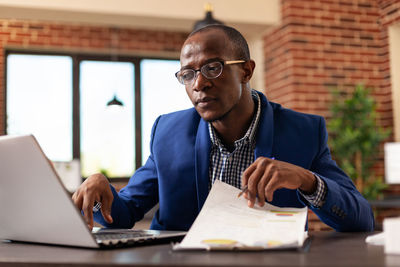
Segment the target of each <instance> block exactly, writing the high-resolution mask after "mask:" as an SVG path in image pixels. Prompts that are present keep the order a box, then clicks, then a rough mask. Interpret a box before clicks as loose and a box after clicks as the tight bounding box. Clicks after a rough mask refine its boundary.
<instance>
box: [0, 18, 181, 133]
mask: <svg viewBox="0 0 400 267" xmlns="http://www.w3.org/2000/svg"><path fill="white" fill-rule="evenodd" d="M186 36H187V33H182V32H165V31H155V30H154V31H150V30H136V29H124V28H112V27H98V26H89V25H85V26H84V25H75V24H59V23H48V22H40V21H21V20H5V19H0V133H3V132H4V128H5V121H4V118H5V114H4V112H5V110H4V101H5V99H4V88H5V84H4V63H5V58H4V50H5V48H17V49H27V50H28V51H29V50H39V51H71V50H72V51H78V52H79V51H81V52H86V53H99V54H105V55H109V54H110V53H111V49H112V51H113V53H115V52H116V53H122V54H130V55H132V54H133V55H134V54H139V55H143V54H145V55H151V56H156V55H161V56H162V55H164V56H165V55H169V56H171V55H174V56H176V55H179V51H180V48H181V46H182V44H183V42H184V40H185V38H186Z"/></svg>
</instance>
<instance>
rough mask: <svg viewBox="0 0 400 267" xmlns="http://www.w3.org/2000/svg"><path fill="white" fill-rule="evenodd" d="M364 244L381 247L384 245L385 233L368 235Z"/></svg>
mask: <svg viewBox="0 0 400 267" xmlns="http://www.w3.org/2000/svg"><path fill="white" fill-rule="evenodd" d="M365 242H366V243H367V244H371V245H375V246H383V245H385V233H384V232H382V233H379V234H373V235H369V236H367V238H365Z"/></svg>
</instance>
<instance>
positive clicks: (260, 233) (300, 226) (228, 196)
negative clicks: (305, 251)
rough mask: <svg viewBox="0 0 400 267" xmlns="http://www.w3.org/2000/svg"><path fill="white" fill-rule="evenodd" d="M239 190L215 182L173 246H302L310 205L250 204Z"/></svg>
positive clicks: (192, 247) (176, 247)
mask: <svg viewBox="0 0 400 267" xmlns="http://www.w3.org/2000/svg"><path fill="white" fill-rule="evenodd" d="M239 192H240V190H239V189H237V188H235V187H233V186H230V185H228V184H226V183H223V182H220V181H218V180H217V181H215V183H214V185H213V186H212V189H211V191H210V193H209V195H208V197H207V200H206V202H205V203H204V206H203V208H202V210H201V212H200V214H199V215H198V216H197V218H196V220H195V222H194V223H193V225H192V227H191V228H190V230H189V232H188V233H187V235H186V236H185V238H184V239H183V240H182V242H181V243H180V244H178V245H176V246H174V249H207V250H209V249H270V248H284V247H300V246H302V245H303V242H304V240H305V238H306V234H305V231H304V230H305V224H306V220H307V207H305V208H279V207H276V206H272V205H269V204H267V203H266V204H265V206H264V207H259V206H258V205H255V207H254V208H249V207H248V206H247V200H246V199H245V198H243V197H241V198H238V197H237V195H238V193H239Z"/></svg>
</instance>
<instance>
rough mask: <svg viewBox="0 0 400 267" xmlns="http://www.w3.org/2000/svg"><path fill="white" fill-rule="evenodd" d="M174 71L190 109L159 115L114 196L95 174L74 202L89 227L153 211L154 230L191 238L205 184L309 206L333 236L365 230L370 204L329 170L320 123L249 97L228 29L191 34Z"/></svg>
mask: <svg viewBox="0 0 400 267" xmlns="http://www.w3.org/2000/svg"><path fill="white" fill-rule="evenodd" d="M180 61H181V70H180V71H179V72H177V73H176V77H177V78H178V80H179V81H180V82H181V83H183V84H184V85H185V88H186V92H187V94H188V96H189V98H190V99H191V101H192V103H193V105H194V108H192V109H189V110H184V111H179V112H175V113H171V114H167V115H163V116H160V117H159V118H158V119H157V120H156V122H155V123H154V126H153V130H152V135H151V144H150V147H151V155H150V156H149V158H148V160H147V162H146V164H145V165H144V166H143V167H142V168H140V169H138V170H137V171H136V173H135V174H134V175H133V176H132V178H131V179H130V180H129V183H128V185H127V186H126V187H125V188H123V189H122V190H121V191H120V192H119V193H117V192H116V191H115V189H114V188H113V187H112V186H110V185H109V183H108V181H107V179H106V178H105V177H104V176H103V175H101V174H95V175H92V176H90V177H89V178H88V179H87V180H86V181H85V182H84V183H83V184H82V185H81V187H80V188H79V189H78V190H77V192H76V193H75V194H74V195H73V200H74V202H75V204H76V205H77V206H78V208H79V209H82V211H83V213H84V217H85V219H86V221H87V224H88V226H89V227H90V228H91V227H92V226H93V212H92V209H93V205H94V203H95V202H101V203H102V207H101V210H100V211H99V212H95V213H94V218H95V220H96V221H98V222H100V223H102V224H104V225H106V226H108V227H120V228H131V227H132V226H133V225H134V223H135V222H136V221H138V220H140V219H142V218H143V215H144V214H145V213H146V212H147V211H148V210H150V209H151V208H152V207H153V206H155V205H156V204H157V203H159V210H158V211H157V212H156V214H155V216H154V218H153V221H152V224H151V228H152V229H164V230H188V229H189V228H190V226H191V225H192V223H193V221H194V220H195V218H196V216H197V215H198V213H199V212H200V209H201V207H202V206H203V204H204V201H205V199H206V197H207V194H208V192H209V189H210V188H211V186H212V183H213V182H214V181H215V180H216V179H219V180H222V181H224V182H227V183H229V184H231V185H233V186H236V187H238V188H241V187H242V186H245V185H247V186H248V190H247V191H246V193H245V194H244V196H245V197H246V198H247V199H248V205H249V206H250V207H253V206H254V205H255V204H257V205H260V206H263V205H264V203H265V201H268V202H270V203H271V204H273V205H277V206H290V207H304V206H308V207H309V208H311V209H312V210H313V211H314V212H315V213H316V214H317V215H318V216H319V217H320V218H321V220H322V221H323V222H325V223H326V224H328V225H329V226H331V227H333V228H334V229H336V230H337V231H371V230H373V228H374V219H373V215H372V211H371V208H370V206H369V204H368V202H367V201H366V200H365V199H364V198H363V197H362V196H361V194H360V193H359V192H358V191H357V190H356V189H355V187H354V185H353V183H352V182H351V180H350V179H349V178H348V177H347V176H346V175H345V174H344V173H343V172H342V171H341V170H340V169H339V168H338V167H337V166H336V164H335V162H334V161H333V160H332V159H331V156H330V152H329V148H328V147H327V133H326V129H325V122H324V120H323V118H321V117H319V116H315V115H306V114H302V113H298V112H294V111H291V110H288V109H284V108H282V107H281V106H280V105H279V104H275V103H272V102H269V101H268V100H267V99H266V97H265V96H264V95H263V94H261V93H258V92H256V91H254V90H252V89H251V88H250V86H249V81H250V79H251V77H252V74H253V71H254V68H255V63H254V61H253V60H251V59H250V53H249V50H248V46H247V43H246V41H245V39H244V38H243V36H242V35H241V34H240V33H239V32H238V31H236V30H235V29H233V28H230V27H227V26H224V25H211V26H207V27H205V28H202V29H200V30H198V31H196V32H193V33H192V34H190V36H189V37H188V38H187V40H186V41H185V43H184V44H183V47H182V50H181V56H180Z"/></svg>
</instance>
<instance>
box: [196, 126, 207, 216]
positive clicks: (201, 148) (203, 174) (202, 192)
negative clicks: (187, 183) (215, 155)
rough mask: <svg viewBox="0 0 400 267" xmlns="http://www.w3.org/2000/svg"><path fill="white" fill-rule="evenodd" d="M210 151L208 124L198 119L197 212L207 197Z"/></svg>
mask: <svg viewBox="0 0 400 267" xmlns="http://www.w3.org/2000/svg"><path fill="white" fill-rule="evenodd" d="M210 150H211V140H210V136H209V133H208V123H207V122H205V121H204V120H203V119H200V123H199V128H198V130H197V135H196V143H195V172H196V186H197V203H198V208H199V212H200V210H201V208H202V207H203V204H204V202H205V201H206V198H207V195H208V180H209V177H208V176H209V173H208V169H209V165H210Z"/></svg>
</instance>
